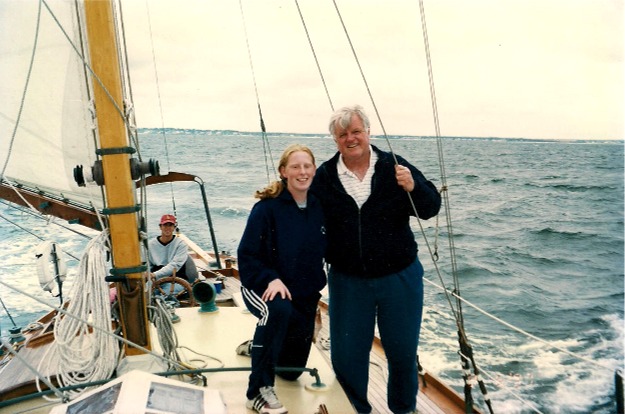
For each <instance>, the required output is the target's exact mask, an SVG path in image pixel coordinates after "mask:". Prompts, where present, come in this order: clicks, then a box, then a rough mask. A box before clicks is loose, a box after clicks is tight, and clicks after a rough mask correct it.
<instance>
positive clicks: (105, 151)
mask: <svg viewBox="0 0 625 414" xmlns="http://www.w3.org/2000/svg"><path fill="white" fill-rule="evenodd" d="M135 152H137V150H136V149H135V148H133V147H118V148H98V149H97V150H95V153H96V154H97V155H119V154H134V153H135Z"/></svg>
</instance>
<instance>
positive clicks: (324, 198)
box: [311, 105, 441, 413]
mask: <svg viewBox="0 0 625 414" xmlns="http://www.w3.org/2000/svg"><path fill="white" fill-rule="evenodd" d="M329 129H330V133H331V134H332V136H333V137H334V141H335V142H336V146H337V148H338V152H337V153H336V154H335V155H334V156H333V157H332V158H331V159H330V160H328V161H326V162H325V163H323V164H322V165H321V166H320V167H319V168H318V170H317V174H316V176H315V179H314V182H313V186H312V188H311V190H312V192H313V193H314V194H315V195H316V196H317V197H318V198H319V199H320V200H321V202H322V205H323V209H324V214H325V215H326V229H327V238H328V253H327V257H326V259H327V262H328V263H329V264H330V265H331V268H330V271H329V275H328V285H329V289H330V338H331V341H332V365H333V367H334V370H335V372H336V375H337V378H338V380H339V381H340V382H341V384H342V385H343V388H344V389H345V391H346V393H347V395H348V397H349V398H350V400H351V402H352V404H353V405H354V407H355V408H356V410H357V411H358V412H359V413H370V412H371V405H370V404H369V402H368V400H367V387H368V378H369V375H368V369H369V351H370V349H371V344H372V341H373V336H374V333H375V324H376V320H377V324H378V328H379V333H380V338H381V340H382V344H383V346H384V350H385V352H386V356H387V360H388V366H389V379H388V381H389V383H388V405H389V408H390V409H391V410H392V411H393V413H410V412H414V411H415V410H416V403H417V392H418V377H417V361H416V354H417V346H418V343H419V332H420V329H421V316H422V310H423V267H422V266H421V263H420V262H419V259H418V257H417V243H416V241H415V239H414V235H413V233H412V230H411V228H410V216H414V215H415V211H414V209H413V206H412V203H411V201H410V199H412V202H414V206H415V207H416V213H417V214H418V215H419V217H420V218H422V219H428V218H430V217H433V216H435V215H436V214H438V211H439V209H440V205H441V197H440V194H439V193H438V191H437V189H436V187H435V186H434V185H433V184H432V183H431V182H430V181H428V180H427V179H426V178H425V177H424V176H423V174H422V173H421V172H420V171H419V170H418V169H416V168H415V167H414V166H412V165H411V164H409V163H408V162H407V161H406V160H405V159H403V158H402V157H399V156H397V157H396V158H397V164H396V163H395V158H394V157H393V155H392V154H390V153H388V152H384V151H381V150H380V149H378V148H376V147H375V146H372V145H371V143H370V140H369V131H370V124H369V119H368V117H367V115H366V114H365V112H364V111H363V109H362V107H360V106H358V105H356V106H353V107H345V108H341V109H339V110H338V111H336V112H335V113H334V114H333V115H332V117H331V119H330V125H329Z"/></svg>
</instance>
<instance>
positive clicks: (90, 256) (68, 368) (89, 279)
mask: <svg viewBox="0 0 625 414" xmlns="http://www.w3.org/2000/svg"><path fill="white" fill-rule="evenodd" d="M107 239H108V231H103V232H102V233H101V234H100V235H99V236H98V237H96V238H94V239H92V240H91V241H90V242H89V244H88V245H87V248H86V251H85V253H84V255H83V257H82V259H81V260H80V265H79V270H78V275H77V276H76V279H75V281H74V284H73V286H72V290H71V292H70V295H69V297H70V298H71V300H70V301H69V306H68V308H67V312H68V313H70V314H72V315H75V316H76V317H77V318H79V319H76V318H68V317H63V315H61V314H57V316H56V317H55V318H56V321H55V324H54V335H55V345H54V346H53V347H50V350H49V351H48V352H53V353H54V355H50V356H49V355H46V356H45V357H44V358H43V359H42V362H41V363H40V365H39V368H38V371H40V372H54V373H56V375H57V379H58V381H59V385H60V386H61V387H63V386H69V385H80V384H86V383H88V382H92V381H99V380H103V379H108V378H110V377H111V375H112V374H113V372H114V370H115V367H116V365H117V358H118V356H119V347H118V345H117V342H116V341H115V338H114V337H113V336H112V335H111V334H107V332H109V333H110V332H111V329H112V328H111V305H110V299H109V287H108V284H107V283H106V281H105V280H104V277H105V276H106V273H107V264H106V251H107V246H106V242H107ZM83 321H90V323H91V325H93V326H94V327H97V329H91V331H90V327H89V325H87V324H86V323H84V322H83ZM46 363H47V364H48V368H50V369H46V370H44V369H43V365H44V364H46ZM50 364H54V366H50ZM37 387H39V383H37ZM81 392H82V390H75V391H70V392H69V395H70V396H71V397H74V396H76V395H77V394H80V393H81ZM71 397H70V398H71Z"/></svg>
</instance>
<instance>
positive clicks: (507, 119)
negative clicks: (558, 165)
mask: <svg viewBox="0 0 625 414" xmlns="http://www.w3.org/2000/svg"><path fill="white" fill-rule="evenodd" d="M241 3H242V8H243V14H242V13H241V8H240V6H239V1H238V0H221V1H216V0H211V1H208V0H197V1H192V0H180V1H174V0H147V1H144V0H130V1H124V3H123V12H124V15H125V21H126V32H127V33H126V37H127V42H128V52H129V56H130V66H131V69H132V72H131V74H132V81H133V83H132V85H133V93H134V100H135V105H136V108H137V118H138V119H137V121H138V124H139V126H140V127H161V126H165V127H175V128H197V129H233V130H240V131H260V126H259V115H258V106H257V96H258V100H259V101H260V107H261V109H262V112H263V117H264V120H265V124H266V127H267V130H268V132H299V133H326V132H327V127H326V124H327V120H328V118H329V116H330V113H331V106H330V102H329V99H328V97H327V96H326V92H325V89H324V85H323V83H322V81H321V76H320V74H319V71H318V70H317V66H316V63H315V60H314V57H313V53H312V51H311V47H310V45H309V43H308V40H307V37H306V32H305V30H304V26H303V24H302V21H301V19H300V16H299V13H298V10H297V5H296V2H295V1H292V0H288V1H287V0H242V1H241ZM336 4H337V5H338V9H339V11H340V13H341V15H342V18H343V23H344V24H345V27H346V30H347V32H348V34H349V36H350V38H351V41H352V43H353V47H354V49H355V51H356V54H357V56H358V59H359V62H360V66H361V68H362V71H363V72H364V76H365V79H366V82H367V84H368V86H369V90H370V92H371V95H372V96H373V102H374V103H375V106H376V107H377V109H378V113H379V116H380V118H381V122H382V125H383V127H384V129H385V130H386V132H387V133H388V134H389V135H395V134H401V135H417V136H420V135H435V129H434V122H433V116H432V107H431V100H430V91H429V81H428V74H427V63H426V59H425V52H424V42H423V35H422V30H421V18H420V15H419V8H418V1H417V0H410V1H408V0H406V1H400V0H389V1H381V0H378V1H373V0H369V1H367V0H336ZM299 5H300V8H301V11H302V14H303V18H304V21H305V24H306V27H307V29H308V32H309V35H310V37H311V42H312V45H313V47H314V50H315V53H316V55H317V58H318V60H319V65H320V66H321V70H322V73H323V76H324V78H325V82H326V85H327V88H328V92H329V95H330V98H331V101H332V104H333V105H334V107H335V108H338V107H340V106H344V105H351V104H354V103H359V104H361V105H363V106H364V107H365V108H366V110H367V111H368V112H369V115H370V116H371V118H372V131H371V133H372V134H375V135H378V134H382V126H381V125H380V123H379V122H378V120H377V118H378V117H377V115H376V113H375V111H374V106H373V103H372V101H371V99H370V97H369V95H368V93H367V89H366V86H365V83H364V81H363V78H362V76H361V74H360V71H359V68H358V65H357V63H356V59H355V58H354V56H353V54H352V51H351V49H350V45H349V43H348V40H347V37H346V35H345V32H344V30H343V26H342V24H341V21H340V20H339V17H338V15H337V11H336V9H335V7H334V3H333V1H331V0H300V1H299ZM424 5H425V12H426V19H427V20H426V21H427V29H428V36H429V43H430V51H431V58H432V68H433V73H434V84H435V89H436V98H437V104H438V114H439V120H440V131H441V135H443V136H475V137H512V138H542V139H623V137H624V132H623V131H624V129H623V128H624V127H623V123H624V121H623V120H624V115H625V112H624V103H623V102H624V94H625V86H624V82H623V78H624V71H623V51H624V50H623V20H624V12H623V2H622V1H621V0H523V1H521V0H514V1H513V0H474V1H467V0H425V1H424ZM148 17H149V20H148ZM148 21H149V22H150V23H151V25H149V24H148ZM246 33H247V37H246ZM246 39H247V40H246ZM247 42H249V54H248V46H247ZM250 56H251V64H250ZM251 65H252V66H253V72H252V69H251ZM252 73H254V76H253V74H252ZM156 77H157V78H158V83H156V82H154V80H155V78H156ZM256 91H257V95H256Z"/></svg>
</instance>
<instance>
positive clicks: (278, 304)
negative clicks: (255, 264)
mask: <svg viewBox="0 0 625 414" xmlns="http://www.w3.org/2000/svg"><path fill="white" fill-rule="evenodd" d="M241 292H242V294H243V300H244V301H245V305H246V306H247V308H248V309H249V310H250V312H251V313H252V314H253V315H254V316H256V317H257V318H258V323H257V324H256V331H255V332H254V339H253V340H252V373H251V374H250V379H249V384H248V389H247V393H246V395H247V398H248V399H250V400H251V399H253V398H255V397H256V396H257V395H258V393H259V389H260V388H261V387H265V386H273V385H274V381H275V374H276V372H275V368H276V366H280V367H289V368H304V367H305V366H306V362H307V361H308V355H309V354H310V346H311V344H312V337H313V333H314V329H315V315H316V311H317V303H318V302H319V298H320V295H319V294H316V295H313V296H312V297H307V298H293V300H292V301H291V300H289V299H282V297H281V296H280V295H277V296H276V297H275V298H274V299H273V300H272V301H269V302H265V301H263V300H262V299H261V294H259V293H257V292H255V291H253V290H249V289H246V288H244V287H242V288H241ZM278 375H279V376H280V377H281V378H284V379H286V380H290V381H293V380H296V379H297V378H298V377H299V376H300V375H301V372H280V373H278Z"/></svg>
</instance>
